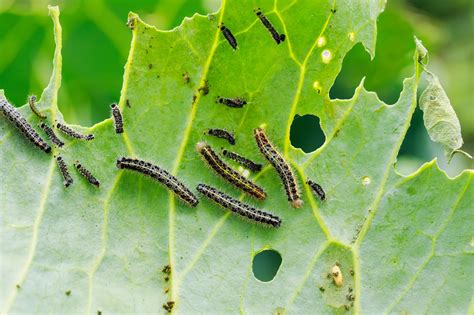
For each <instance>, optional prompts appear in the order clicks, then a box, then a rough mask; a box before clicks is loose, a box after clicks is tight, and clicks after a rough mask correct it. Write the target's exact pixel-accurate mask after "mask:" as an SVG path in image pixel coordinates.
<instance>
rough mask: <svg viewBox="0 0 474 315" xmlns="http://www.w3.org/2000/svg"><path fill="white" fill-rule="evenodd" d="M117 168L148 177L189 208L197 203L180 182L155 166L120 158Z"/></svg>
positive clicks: (194, 197)
mask: <svg viewBox="0 0 474 315" xmlns="http://www.w3.org/2000/svg"><path fill="white" fill-rule="evenodd" d="M117 167H118V168H120V169H129V170H133V171H136V172H139V173H142V174H145V175H148V176H150V177H151V178H153V179H155V180H157V181H159V182H160V183H162V184H163V185H165V186H166V187H168V189H170V190H171V191H172V192H174V193H175V195H177V196H178V197H179V198H181V200H183V201H184V202H185V203H187V204H188V205H190V206H191V207H195V206H197V204H198V203H199V200H198V199H197V197H196V196H195V195H194V194H193V193H192V192H191V191H190V190H189V189H188V188H187V187H186V186H185V185H184V184H183V183H182V182H181V181H180V180H178V179H177V178H176V177H174V176H173V175H171V174H170V173H169V172H167V171H166V170H164V169H162V168H161V167H159V166H157V165H154V164H151V163H149V162H145V161H142V160H138V159H131V158H126V157H121V158H119V159H117Z"/></svg>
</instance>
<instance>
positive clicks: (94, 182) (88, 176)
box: [74, 161, 100, 187]
mask: <svg viewBox="0 0 474 315" xmlns="http://www.w3.org/2000/svg"><path fill="white" fill-rule="evenodd" d="M74 166H75V167H76V169H77V170H78V171H79V173H80V174H81V175H82V176H84V177H85V178H86V179H87V180H88V181H89V183H91V184H92V185H95V186H97V187H99V186H100V182H99V181H98V180H97V178H95V177H94V175H92V173H91V172H90V171H89V170H88V169H86V168H85V167H84V166H82V164H81V163H79V161H76V163H74Z"/></svg>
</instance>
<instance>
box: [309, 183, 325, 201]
mask: <svg viewBox="0 0 474 315" xmlns="http://www.w3.org/2000/svg"><path fill="white" fill-rule="evenodd" d="M306 184H308V185H309V187H311V190H312V191H313V192H314V193H315V194H316V195H317V196H318V197H319V199H321V200H324V199H326V194H325V193H324V190H323V188H322V187H321V185H319V184H318V183H316V182H313V181H312V180H311V179H308V180H307V181H306Z"/></svg>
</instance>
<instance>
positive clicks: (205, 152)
mask: <svg viewBox="0 0 474 315" xmlns="http://www.w3.org/2000/svg"><path fill="white" fill-rule="evenodd" d="M196 150H197V151H198V152H199V153H200V154H201V156H202V158H203V160H204V161H206V162H207V164H209V166H210V167H211V168H212V169H213V170H214V171H215V172H216V173H217V174H219V175H220V176H221V177H222V178H224V179H225V180H226V181H228V182H229V183H231V184H233V185H234V186H236V187H237V188H239V189H241V190H243V191H244V192H246V193H247V194H249V195H251V196H253V197H255V198H257V199H260V200H263V199H265V198H266V197H267V193H266V192H265V191H264V190H263V189H262V188H261V187H260V186H257V185H256V184H254V183H252V182H251V181H249V180H248V179H247V178H245V177H243V176H242V175H240V174H239V173H237V172H236V171H234V170H233V169H232V168H230V167H229V166H228V165H227V164H226V163H225V162H223V161H222V160H221V159H220V158H219V156H218V155H217V154H216V153H215V152H214V150H212V148H211V147H210V146H209V145H208V144H206V143H204V142H199V143H198V144H197V145H196Z"/></svg>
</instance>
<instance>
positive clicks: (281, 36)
mask: <svg viewBox="0 0 474 315" xmlns="http://www.w3.org/2000/svg"><path fill="white" fill-rule="evenodd" d="M255 13H256V14H257V16H258V18H259V19H260V21H261V22H262V24H263V25H264V26H265V28H266V29H267V30H268V32H269V33H270V35H271V36H272V38H273V40H275V42H276V43H277V45H279V44H280V43H282V42H283V41H285V34H279V33H278V32H277V31H276V30H275V28H274V27H273V25H272V23H271V22H270V21H269V20H268V18H267V17H266V16H265V15H264V14H263V12H262V11H261V10H260V8H258V9H257V10H255Z"/></svg>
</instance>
